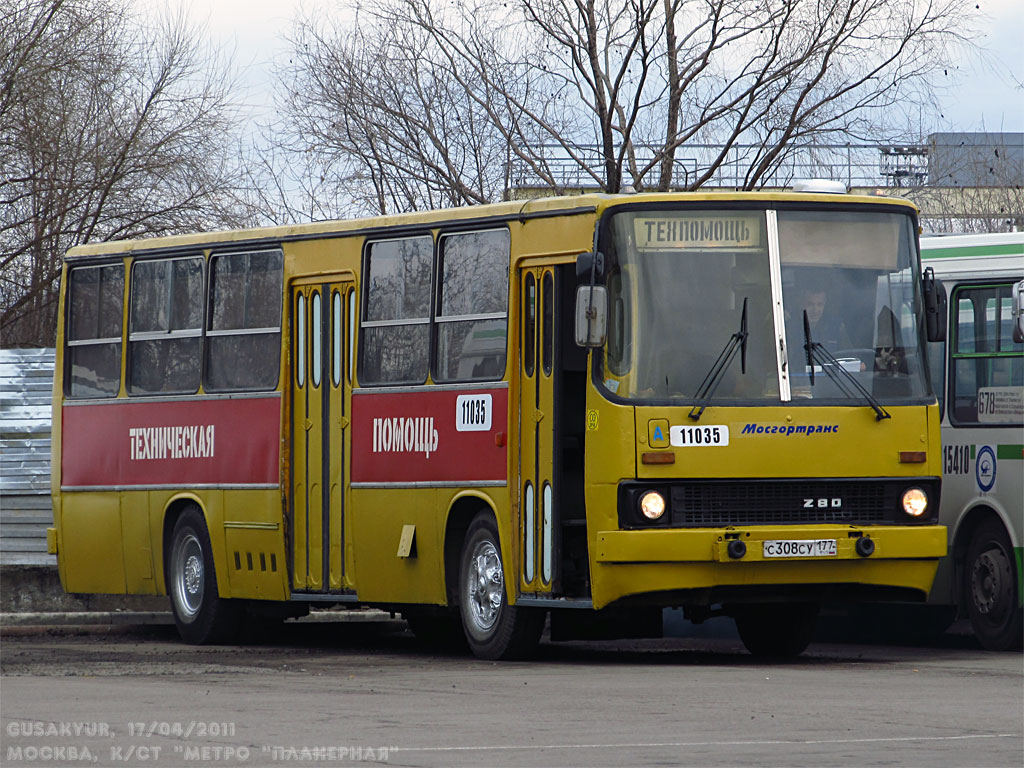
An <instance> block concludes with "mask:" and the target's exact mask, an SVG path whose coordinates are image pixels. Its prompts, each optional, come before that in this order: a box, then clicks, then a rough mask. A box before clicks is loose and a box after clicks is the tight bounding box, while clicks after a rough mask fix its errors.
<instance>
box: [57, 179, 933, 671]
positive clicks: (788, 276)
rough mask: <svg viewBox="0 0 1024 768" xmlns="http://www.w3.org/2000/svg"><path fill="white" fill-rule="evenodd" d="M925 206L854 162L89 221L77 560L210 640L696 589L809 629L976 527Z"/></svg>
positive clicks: (96, 587) (477, 639) (696, 601)
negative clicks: (830, 173)
mask: <svg viewBox="0 0 1024 768" xmlns="http://www.w3.org/2000/svg"><path fill="white" fill-rule="evenodd" d="M841 191H842V190H841ZM917 232H918V228H917V221H916V212H915V209H914V208H913V207H912V206H911V205H910V204H909V203H907V202H905V201H900V200H891V199H878V198H866V197H855V196H851V195H846V194H837V193H834V192H833V190H832V188H831V187H829V186H827V185H826V188H825V191H815V190H814V188H813V187H812V188H811V189H810V191H793V192H786V193H686V194H682V193H680V194H639V195H624V196H606V195H582V196H577V197H565V198H548V199H538V200H529V201H525V202H524V201H517V202H509V203H502V204H495V205H489V206H481V207H476V208H462V209H455V210H442V211H434V212H429V213H417V214H408V215H398V216H390V217H380V218H371V219H364V220H354V221H337V222H324V223H315V224H307V225H301V226H290V227H278V228H267V229H257V230H249V231H237V232H212V233H204V234H197V235H189V236H178V237H167V238H159V239H148V240H138V241H130V242H110V243H102V244H94V245H87V246H82V247H77V248H74V249H72V250H71V251H70V252H69V253H68V255H67V258H66V264H65V268H64V273H63V283H62V285H63V289H62V295H61V304H60V313H59V339H58V345H57V366H56V370H57V373H56V379H55V385H54V418H53V458H54V460H53V467H54V471H53V481H52V482H53V498H54V523H55V527H54V528H53V529H51V530H50V532H49V549H50V551H52V552H55V553H56V554H57V557H58V563H59V570H60V576H61V579H62V583H63V585H64V588H65V589H66V590H67V591H68V592H76V593H130V594H167V595H169V596H170V604H171V607H172V609H173V612H174V616H175V620H176V623H177V626H178V629H179V631H180V633H181V635H182V637H183V638H184V639H185V640H187V641H189V642H194V643H204V642H216V641H226V640H229V639H231V638H232V637H233V636H234V635H235V634H236V633H237V631H238V627H239V624H240V621H241V619H242V617H243V615H244V613H245V612H252V613H258V614H264V615H276V616H279V617H287V616H290V615H298V614H301V613H302V612H304V611H308V609H309V607H310V606H318V605H319V606H327V605H332V604H333V605H340V606H352V607H358V606H379V607H383V608H386V609H389V610H394V611H399V612H401V613H402V614H403V615H404V616H405V617H406V618H407V619H408V620H409V623H410V626H411V628H412V629H413V631H414V632H415V633H416V634H417V635H423V636H425V637H448V638H452V637H457V636H464V638H465V641H466V642H468V645H469V647H470V648H471V649H472V651H473V652H474V653H476V654H477V655H479V656H481V657H484V658H512V657H521V656H524V655H527V654H529V653H530V651H531V650H532V649H533V648H535V646H536V645H537V642H538V640H539V637H540V634H541V632H542V629H543V627H544V624H545V619H546V617H547V616H548V615H550V620H551V621H550V632H551V636H552V638H553V639H559V638H568V637H574V636H621V637H624V636H633V635H637V636H639V635H648V636H649V635H650V634H655V633H657V632H658V631H660V627H661V618H660V616H661V610H662V608H663V607H666V606H681V607H683V608H684V609H685V611H686V615H687V616H689V617H690V618H691V619H693V620H696V621H700V620H703V619H706V618H708V617H711V616H718V615H728V616H732V617H734V618H735V620H736V622H737V626H738V628H739V631H740V635H741V638H742V640H743V642H744V644H745V645H746V647H747V648H748V649H749V650H750V651H751V652H753V653H755V654H762V655H795V654H798V653H800V652H802V651H803V650H804V649H805V648H806V646H807V644H808V642H809V640H810V637H811V633H812V631H813V628H814V624H815V617H816V613H817V607H818V605H819V603H821V602H822V601H825V600H830V601H831V600H836V599H839V600H865V599H879V598H881V599H890V598H891V599H899V600H908V599H909V600H924V599H925V597H926V595H927V593H928V590H929V588H930V586H931V583H932V579H933V577H934V573H935V569H936V564H937V562H938V559H939V558H940V557H942V556H943V555H945V554H946V532H945V529H944V528H943V527H941V526H939V525H938V524H937V512H938V500H939V490H940V467H941V460H942V454H941V448H940V444H939V427H938V408H937V402H936V397H935V395H934V394H933V391H932V388H931V385H930V382H929V377H928V367H927V365H926V361H925V357H924V352H925V344H926V341H927V339H928V338H941V335H942V334H943V333H944V329H943V328H942V327H941V323H939V324H936V323H935V322H933V320H934V318H936V317H938V318H940V319H941V317H943V316H944V313H942V312H941V311H939V309H941V307H939V308H938V309H937V305H938V304H941V301H942V299H943V295H942V293H941V287H938V288H937V287H936V285H935V283H934V282H933V281H930V280H929V279H928V278H927V276H923V275H922V274H921V269H920V261H919V255H918V242H917ZM929 323H930V324H929Z"/></svg>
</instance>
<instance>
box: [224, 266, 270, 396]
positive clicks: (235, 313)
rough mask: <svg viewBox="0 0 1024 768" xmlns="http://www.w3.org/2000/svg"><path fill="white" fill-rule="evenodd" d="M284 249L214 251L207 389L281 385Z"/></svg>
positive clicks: (264, 387)
mask: <svg viewBox="0 0 1024 768" xmlns="http://www.w3.org/2000/svg"><path fill="white" fill-rule="evenodd" d="M283 269H284V256H283V254H282V253H281V251H255V252H253V253H225V254H219V255H218V254H214V255H213V256H212V257H211V258H210V314H209V318H208V320H207V330H206V389H208V390H211V391H224V390H260V389H273V388H274V387H276V386H277V381H278V374H279V368H280V364H281V302H282V297H283V293H282V291H283V283H282V280H283Z"/></svg>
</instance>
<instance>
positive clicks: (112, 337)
mask: <svg viewBox="0 0 1024 768" xmlns="http://www.w3.org/2000/svg"><path fill="white" fill-rule="evenodd" d="M66 307H67V309H66V312H67V336H66V350H65V355H64V364H65V365H66V366H67V368H66V375H65V381H66V382H67V384H66V390H65V391H66V394H67V395H68V397H116V396H117V393H118V390H119V389H120V386H121V321H122V314H123V312H124V265H122V264H110V265H107V266H102V267H76V268H75V269H72V270H71V271H70V273H69V275H68V300H67V304H66Z"/></svg>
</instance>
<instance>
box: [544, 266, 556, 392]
mask: <svg viewBox="0 0 1024 768" xmlns="http://www.w3.org/2000/svg"><path fill="white" fill-rule="evenodd" d="M541 294H542V297H541V309H542V314H541V322H542V325H541V336H542V337H543V338H542V339H541V365H542V367H543V368H544V375H545V376H550V375H551V369H552V365H553V364H554V354H555V340H554V338H553V337H554V330H555V328H554V322H555V295H554V294H555V281H554V278H552V277H551V273H550V272H545V273H544V283H543V289H542V291H541Z"/></svg>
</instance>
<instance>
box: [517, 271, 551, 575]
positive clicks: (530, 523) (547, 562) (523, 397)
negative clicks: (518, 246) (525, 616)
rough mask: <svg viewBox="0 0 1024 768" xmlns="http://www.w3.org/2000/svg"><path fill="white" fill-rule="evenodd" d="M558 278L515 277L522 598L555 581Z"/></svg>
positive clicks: (538, 275) (530, 274)
mask: <svg viewBox="0 0 1024 768" xmlns="http://www.w3.org/2000/svg"><path fill="white" fill-rule="evenodd" d="M557 278H558V275H557V273H556V271H555V268H554V267H550V266H548V267H541V268H535V269H526V270H522V271H521V272H520V274H519V288H520V291H519V296H520V300H521V302H522V306H521V312H520V315H521V323H522V327H521V335H520V360H519V511H520V513H519V532H520V542H519V543H520V547H519V549H520V552H521V562H520V563H519V565H520V569H519V572H520V590H521V591H522V592H524V593H545V592H546V593H550V592H551V589H552V583H553V581H554V580H555V577H556V573H555V571H556V562H555V552H556V551H557V542H556V541H555V537H556V535H557V531H558V525H557V524H556V514H557V509H556V501H557V499H558V493H557V489H556V487H555V486H556V484H557V482H558V479H557V478H558V472H557V469H558V467H557V461H556V453H555V442H556V435H557V433H558V429H557V426H558V419H559V416H560V414H558V413H557V411H556V409H555V402H556V392H557V384H558V367H557V366H556V365H555V359H556V348H555V346H556V342H557V340H558V339H557V332H556V329H557V324H556V323H555V316H556V315H555V313H556V311H557V309H558V308H557V306H556V304H557V299H558V294H557V288H556V286H557V283H558V280H557Z"/></svg>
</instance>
